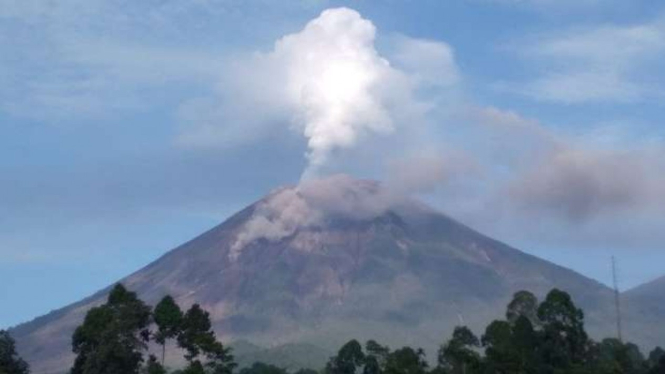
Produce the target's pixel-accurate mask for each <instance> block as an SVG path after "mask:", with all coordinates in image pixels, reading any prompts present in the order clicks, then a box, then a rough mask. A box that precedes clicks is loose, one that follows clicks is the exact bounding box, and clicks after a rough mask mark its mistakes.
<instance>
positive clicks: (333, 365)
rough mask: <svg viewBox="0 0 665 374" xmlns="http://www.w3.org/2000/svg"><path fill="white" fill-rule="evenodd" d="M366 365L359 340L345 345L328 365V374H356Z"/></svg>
mask: <svg viewBox="0 0 665 374" xmlns="http://www.w3.org/2000/svg"><path fill="white" fill-rule="evenodd" d="M364 364H365V354H364V353H363V348H362V346H361V345H360V343H358V341H357V340H355V339H354V340H351V341H349V342H347V343H346V344H344V345H343V346H342V348H340V349H339V352H337V356H334V357H331V358H330V361H328V364H327V365H326V373H327V374H355V373H356V371H357V370H359V369H360V368H361V367H362V366H363V365H364Z"/></svg>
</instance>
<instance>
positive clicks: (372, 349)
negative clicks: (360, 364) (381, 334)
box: [363, 340, 390, 374]
mask: <svg viewBox="0 0 665 374" xmlns="http://www.w3.org/2000/svg"><path fill="white" fill-rule="evenodd" d="M365 350H366V351H367V353H366V356H365V367H364V368H363V374H380V373H383V371H384V370H385V367H386V363H387V361H388V356H389V355H390V348H388V347H385V346H382V345H381V344H379V343H377V342H376V341H374V340H369V341H367V343H366V344H365Z"/></svg>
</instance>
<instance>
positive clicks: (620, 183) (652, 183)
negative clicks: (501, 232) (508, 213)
mask: <svg viewBox="0 0 665 374" xmlns="http://www.w3.org/2000/svg"><path fill="white" fill-rule="evenodd" d="M662 166H664V165H661V167H662ZM658 169H659V168H658V162H657V161H656V159H651V158H650V157H649V155H648V154H644V153H643V152H642V153H635V152H627V151H624V152H621V151H604V150H590V149H586V150H584V149H574V148H564V149H560V150H559V151H557V152H554V153H553V154H551V155H550V157H548V158H546V159H545V160H544V161H543V162H541V163H539V164H537V165H535V166H534V168H533V169H532V170H531V171H529V172H527V173H525V174H523V175H521V176H520V178H519V179H517V180H516V182H515V184H514V185H513V186H512V187H511V190H510V191H511V195H512V200H513V201H515V202H517V203H518V204H519V205H520V206H522V207H526V208H528V209H529V210H533V211H536V212H539V213H543V212H545V213H550V214H554V215H558V216H561V217H564V218H566V219H568V220H570V221H573V222H579V221H586V220H589V219H591V218H593V217H596V216H598V215H601V214H603V213H608V212H609V213H616V212H620V211H632V212H633V214H635V210H644V209H651V208H654V207H658V206H662V204H665V196H664V195H663V192H665V179H663V177H661V176H660V175H661V174H660V173H658ZM661 171H662V169H661Z"/></svg>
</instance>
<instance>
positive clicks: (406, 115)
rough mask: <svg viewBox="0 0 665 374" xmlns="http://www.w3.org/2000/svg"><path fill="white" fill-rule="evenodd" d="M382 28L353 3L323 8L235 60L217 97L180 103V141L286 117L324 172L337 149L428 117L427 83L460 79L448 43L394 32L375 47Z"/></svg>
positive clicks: (311, 168)
mask: <svg viewBox="0 0 665 374" xmlns="http://www.w3.org/2000/svg"><path fill="white" fill-rule="evenodd" d="M376 36H377V30H376V27H375V26H374V24H372V22H371V21H369V20H367V19H364V18H362V17H361V15H360V14H359V13H358V12H356V11H355V10H352V9H348V8H336V9H328V10H325V11H323V12H322V13H321V14H320V15H319V16H318V17H317V18H315V19H313V20H311V21H310V22H309V23H307V24H306V25H305V27H304V28H303V29H302V30H300V31H299V32H296V33H293V34H289V35H286V36H283V37H282V38H280V39H278V40H277V41H276V42H275V45H274V48H273V49H272V51H270V52H269V53H256V54H254V55H252V56H251V57H250V58H245V59H242V58H241V59H237V60H235V61H234V63H233V64H232V66H230V67H229V71H231V73H230V76H229V77H227V79H226V80H225V81H224V82H223V87H221V88H220V97H219V98H216V99H213V100H198V101H193V102H191V103H190V104H188V105H186V106H184V107H183V108H182V109H181V114H182V117H183V120H185V121H186V122H188V123H189V124H190V126H189V127H187V128H186V130H187V131H186V132H185V133H184V134H183V135H182V136H181V139H180V141H181V142H182V143H185V144H190V145H192V144H194V145H198V144H205V145H209V143H214V142H215V141H216V140H217V141H219V142H234V141H243V140H247V138H251V137H256V136H260V135H259V134H264V133H269V131H266V128H267V127H269V126H270V124H272V125H273V126H275V125H277V126H281V125H283V124H288V125H289V126H290V127H291V128H292V129H293V130H295V131H297V132H298V133H299V134H302V135H303V136H304V137H305V138H306V140H307V149H308V150H307V160H308V167H307V169H306V170H305V172H304V173H303V179H308V178H310V177H316V176H317V175H318V174H322V173H320V171H321V168H322V166H324V165H325V164H326V163H328V162H329V160H330V158H331V155H332V154H334V153H336V151H338V150H343V149H349V148H352V147H354V146H357V145H358V144H359V142H360V141H361V140H362V139H369V138H371V137H372V136H375V135H383V137H385V136H386V135H388V134H391V133H396V130H397V129H398V127H400V126H409V127H416V126H418V125H422V124H423V122H424V121H423V117H424V113H425V112H427V111H428V110H430V109H431V108H432V107H434V106H433V105H432V103H431V102H430V100H432V98H431V92H430V93H429V94H430V96H429V97H425V96H427V95H421V92H420V91H425V90H421V89H422V88H432V87H434V88H436V89H437V90H439V91H441V90H444V89H446V88H450V87H452V86H454V85H455V84H457V83H458V82H459V80H460V79H459V74H458V69H457V67H456V65H455V61H454V55H453V51H452V48H451V47H450V46H448V45H447V44H445V43H442V42H438V41H426V40H420V39H414V38H408V37H404V36H402V37H395V38H393V39H391V41H390V43H388V44H390V47H389V48H387V49H388V50H390V51H391V53H392V57H391V58H390V57H386V56H383V55H381V54H380V53H379V51H378V50H377V49H376V47H375V39H376ZM390 60H393V61H392V62H391V61H390ZM201 113H212V114H211V115H210V117H209V118H205V117H202V115H201ZM273 128H274V127H273Z"/></svg>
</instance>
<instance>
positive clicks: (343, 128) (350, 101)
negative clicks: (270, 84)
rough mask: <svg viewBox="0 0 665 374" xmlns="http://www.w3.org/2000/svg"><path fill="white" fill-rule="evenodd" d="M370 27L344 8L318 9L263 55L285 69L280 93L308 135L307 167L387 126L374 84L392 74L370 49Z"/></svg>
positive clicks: (381, 102)
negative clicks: (365, 134)
mask: <svg viewBox="0 0 665 374" xmlns="http://www.w3.org/2000/svg"><path fill="white" fill-rule="evenodd" d="M375 35H376V29H375V27H374V25H373V24H372V23H371V22H370V21H368V20H365V19H363V18H361V17H360V14H358V13H357V12H356V11H353V10H351V9H347V8H340V9H331V10H326V11H324V12H323V13H322V14H321V15H320V16H319V17H318V18H317V19H315V20H313V21H311V22H309V23H308V24H307V26H305V28H304V29H303V30H302V31H301V32H299V33H297V34H292V35H287V36H285V37H284V38H282V39H280V40H279V41H278V42H277V43H276V45H275V51H274V52H273V53H272V54H271V55H269V56H267V58H268V59H272V60H274V61H275V62H278V63H280V64H283V65H284V67H285V70H286V71H285V74H286V81H287V85H286V87H285V89H286V92H285V93H286V95H287V98H288V100H289V101H290V103H291V104H292V105H293V106H294V108H296V111H297V115H298V116H299V117H300V118H299V119H297V125H298V126H299V127H301V128H302V131H303V134H304V135H305V136H306V137H307V139H308V146H309V154H308V158H309V162H310V167H312V168H316V167H318V166H320V165H322V164H323V163H324V162H325V161H326V159H327V157H328V154H329V153H330V152H331V151H332V150H333V149H335V148H343V147H349V146H351V145H353V144H354V143H355V142H356V141H357V139H358V137H359V136H360V135H361V134H362V133H363V132H366V131H375V132H387V131H390V130H391V129H392V126H393V124H392V122H391V119H390V116H389V114H388V112H387V109H386V108H385V103H384V102H383V98H382V97H381V92H380V90H379V85H380V83H381V82H382V81H385V80H387V79H390V77H389V76H390V75H391V74H394V72H392V71H391V68H390V66H389V64H388V62H387V61H386V60H385V59H383V58H381V57H380V56H379V54H378V53H377V51H376V50H375V49H374V38H375Z"/></svg>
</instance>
